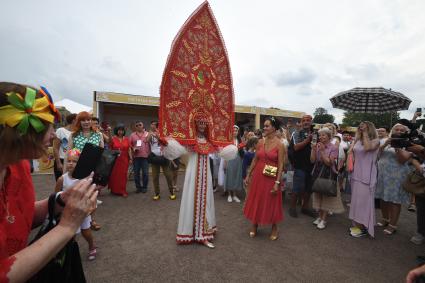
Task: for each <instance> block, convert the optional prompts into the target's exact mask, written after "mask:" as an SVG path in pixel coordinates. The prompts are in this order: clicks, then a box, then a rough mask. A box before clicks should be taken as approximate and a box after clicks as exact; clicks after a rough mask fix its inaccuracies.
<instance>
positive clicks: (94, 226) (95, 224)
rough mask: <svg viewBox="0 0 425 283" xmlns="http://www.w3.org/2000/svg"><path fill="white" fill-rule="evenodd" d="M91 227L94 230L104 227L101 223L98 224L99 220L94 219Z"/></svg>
mask: <svg viewBox="0 0 425 283" xmlns="http://www.w3.org/2000/svg"><path fill="white" fill-rule="evenodd" d="M90 228H91V229H92V230H94V231H99V230H100V228H102V227H101V226H100V225H99V224H97V222H96V221H94V220H93V221H92V222H91V225H90Z"/></svg>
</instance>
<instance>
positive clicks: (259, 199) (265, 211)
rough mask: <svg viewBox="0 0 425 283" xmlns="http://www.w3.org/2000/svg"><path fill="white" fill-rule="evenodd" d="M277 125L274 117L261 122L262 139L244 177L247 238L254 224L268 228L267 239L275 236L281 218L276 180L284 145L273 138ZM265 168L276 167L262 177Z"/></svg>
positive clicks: (253, 228) (279, 192)
mask: <svg viewBox="0 0 425 283" xmlns="http://www.w3.org/2000/svg"><path fill="white" fill-rule="evenodd" d="M279 127H280V122H279V121H278V120H276V119H275V118H274V117H270V118H266V120H265V121H264V132H263V134H264V139H262V140H260V142H259V143H258V145H257V150H256V153H255V157H254V160H253V161H252V164H251V167H250V169H249V173H248V174H247V177H246V178H245V183H246V185H247V189H248V191H247V193H248V196H247V199H246V203H245V208H244V214H245V217H246V218H248V219H249V220H250V221H251V223H252V228H251V231H250V232H249V236H250V237H251V238H253V237H255V236H256V235H257V228H258V225H272V232H271V234H270V239H271V240H273V241H274V240H277V239H278V237H279V233H278V229H277V223H279V222H280V221H281V220H282V219H283V209H282V191H281V190H280V189H279V188H280V180H281V177H282V172H283V170H284V168H283V164H285V160H284V159H285V152H286V149H285V146H284V145H283V143H282V142H281V141H280V139H279V138H278V137H277V136H276V130H277V129H279ZM266 165H271V166H274V167H277V170H276V173H275V174H271V175H272V176H270V175H268V176H267V175H265V174H264V172H263V171H264V168H265V166H266Z"/></svg>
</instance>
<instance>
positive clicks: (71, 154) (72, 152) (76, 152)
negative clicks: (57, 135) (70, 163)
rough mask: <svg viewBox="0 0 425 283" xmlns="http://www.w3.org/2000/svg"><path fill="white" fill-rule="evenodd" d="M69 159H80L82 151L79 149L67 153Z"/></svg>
mask: <svg viewBox="0 0 425 283" xmlns="http://www.w3.org/2000/svg"><path fill="white" fill-rule="evenodd" d="M66 154H67V155H68V156H69V157H80V155H81V151H80V150H79V149H77V148H73V149H70V150H68V151H67V152H66Z"/></svg>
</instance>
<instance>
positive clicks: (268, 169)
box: [263, 144, 277, 177]
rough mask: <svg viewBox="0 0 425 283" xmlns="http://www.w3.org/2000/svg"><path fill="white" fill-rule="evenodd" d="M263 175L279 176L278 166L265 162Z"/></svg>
mask: <svg viewBox="0 0 425 283" xmlns="http://www.w3.org/2000/svg"><path fill="white" fill-rule="evenodd" d="M263 145H264V155H265V157H266V160H267V159H268V158H267V152H266V145H265V144H263ZM263 175H264V176H267V177H276V176H277V166H273V165H269V164H267V163H266V164H265V165H264V168H263Z"/></svg>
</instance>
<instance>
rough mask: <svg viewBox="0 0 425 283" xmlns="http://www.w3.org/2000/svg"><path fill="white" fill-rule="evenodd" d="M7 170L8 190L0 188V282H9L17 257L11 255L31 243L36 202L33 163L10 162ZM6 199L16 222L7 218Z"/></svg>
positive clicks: (6, 185) (6, 184) (24, 161)
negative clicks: (30, 234) (32, 175)
mask: <svg viewBox="0 0 425 283" xmlns="http://www.w3.org/2000/svg"><path fill="white" fill-rule="evenodd" d="M7 171H8V172H7V177H6V179H5V187H4V189H5V190H0V203H1V205H0V283H4V282H8V281H9V280H8V278H7V274H8V273H9V271H10V267H11V266H12V264H13V262H14V260H15V258H14V257H11V256H12V255H14V254H15V253H17V252H19V251H20V250H22V249H24V248H25V247H26V246H27V242H28V235H29V233H30V232H31V226H32V221H33V217H34V202H35V193H34V187H33V184H32V178H31V173H30V164H29V162H28V161H26V160H23V161H20V162H18V163H16V164H14V165H10V166H9V167H8V168H7ZM5 194H6V195H5ZM5 199H7V203H8V206H9V215H10V216H14V218H15V221H14V222H13V223H9V222H8V221H7V220H6V216H7V212H6V204H5Z"/></svg>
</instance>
